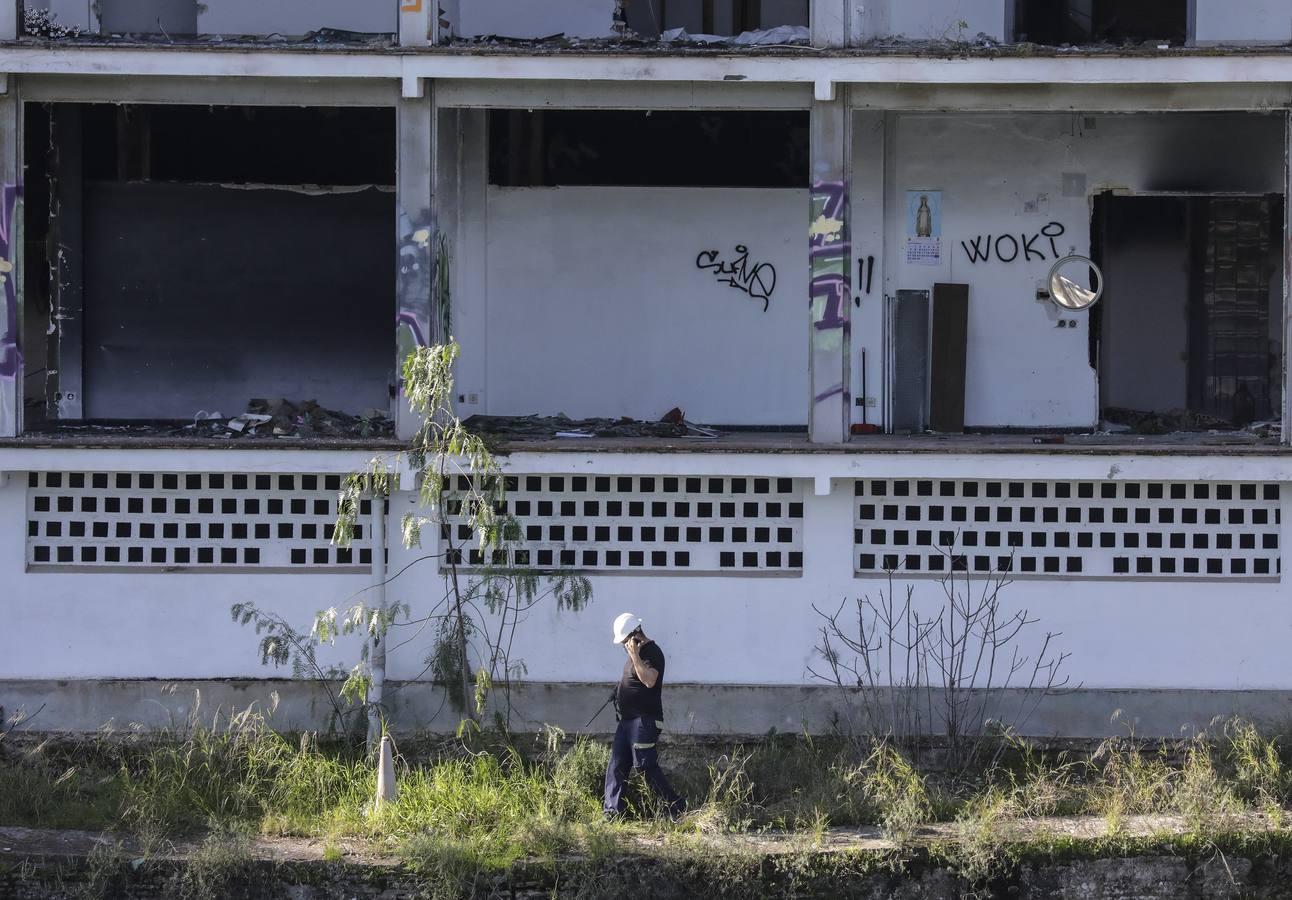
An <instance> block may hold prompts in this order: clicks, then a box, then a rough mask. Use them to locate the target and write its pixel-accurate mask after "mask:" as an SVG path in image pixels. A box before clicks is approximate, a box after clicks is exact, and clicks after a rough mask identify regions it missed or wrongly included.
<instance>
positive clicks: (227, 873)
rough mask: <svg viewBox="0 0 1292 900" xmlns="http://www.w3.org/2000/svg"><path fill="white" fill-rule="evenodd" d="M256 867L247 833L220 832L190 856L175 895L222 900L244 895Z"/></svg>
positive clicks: (183, 899)
mask: <svg viewBox="0 0 1292 900" xmlns="http://www.w3.org/2000/svg"><path fill="white" fill-rule="evenodd" d="M253 865H254V864H253V862H252V859H251V852H250V842H249V841H248V839H247V836H246V835H245V834H241V833H239V832H235V831H217V832H215V833H213V834H211V835H208V836H207V838H206V840H204V841H203V842H202V844H201V846H199V847H198V848H197V850H196V851H194V852H193V853H192V854H191V855H190V856H189V858H188V864H187V865H185V866H184V868H183V869H182V870H181V872H180V875H179V877H178V879H177V880H178V885H177V887H178V890H177V892H176V893H177V894H178V896H179V897H180V900H221V898H224V897H233V896H237V895H239V894H244V893H245V885H246V884H247V883H249V882H250V881H251V876H252V868H253ZM240 888H241V889H240Z"/></svg>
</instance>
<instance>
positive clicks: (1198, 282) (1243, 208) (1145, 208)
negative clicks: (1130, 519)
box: [1092, 194, 1283, 433]
mask: <svg viewBox="0 0 1292 900" xmlns="http://www.w3.org/2000/svg"><path fill="white" fill-rule="evenodd" d="M1094 216H1095V217H1094V223H1095V225H1094V227H1095V240H1094V244H1095V247H1096V248H1097V254H1098V256H1099V257H1100V260H1101V263H1102V266H1103V269H1104V274H1105V276H1106V278H1107V282H1106V283H1107V286H1108V287H1107V292H1106V294H1105V296H1104V299H1103V300H1101V301H1100V303H1099V305H1098V306H1097V307H1095V309H1096V310H1097V311H1098V327H1097V328H1096V329H1093V330H1092V340H1095V341H1096V345H1095V349H1096V352H1097V355H1098V359H1099V368H1100V389H1101V395H1102V396H1101V403H1102V406H1103V416H1104V418H1105V419H1107V420H1109V421H1111V422H1113V423H1116V424H1119V425H1123V426H1128V427H1130V428H1132V429H1133V430H1135V431H1139V432H1144V433H1161V432H1169V431H1189V430H1208V429H1212V428H1226V427H1233V428H1244V427H1246V426H1249V425H1251V424H1253V423H1256V422H1262V421H1270V420H1277V419H1278V418H1279V416H1280V408H1281V393H1280V391H1281V374H1280V373H1281V368H1282V350H1283V348H1282V334H1281V327H1280V323H1281V321H1282V315H1281V309H1282V297H1283V278H1282V270H1283V265H1282V256H1281V246H1282V234H1283V228H1282V221H1283V199H1282V198H1281V197H1277V196H1147V197H1127V196H1114V195H1111V194H1104V195H1100V196H1098V197H1097V198H1096V200H1095V210H1094Z"/></svg>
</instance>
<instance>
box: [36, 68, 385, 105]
mask: <svg viewBox="0 0 1292 900" xmlns="http://www.w3.org/2000/svg"><path fill="white" fill-rule="evenodd" d="M22 93H23V99H24V100H28V101H32V102H37V103H187V104H197V105H203V106H205V105H207V104H227V105H230V106H394V105H395V103H396V101H398V99H399V85H398V84H397V83H395V82H394V81H391V80H377V79H356V78H333V79H319V78H312V79H295V78H293V79H287V78H265V77H256V78H227V77H223V76H221V77H214V76H197V77H194V76H177V75H176V76H141V75H108V76H95V75H25V76H23V77H22Z"/></svg>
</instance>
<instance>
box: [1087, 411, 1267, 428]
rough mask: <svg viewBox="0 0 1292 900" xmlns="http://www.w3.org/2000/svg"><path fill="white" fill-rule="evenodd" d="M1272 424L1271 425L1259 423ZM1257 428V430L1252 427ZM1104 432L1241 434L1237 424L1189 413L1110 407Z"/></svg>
mask: <svg viewBox="0 0 1292 900" xmlns="http://www.w3.org/2000/svg"><path fill="white" fill-rule="evenodd" d="M1259 424H1265V425H1267V424H1269V423H1259ZM1252 427H1255V426H1252ZM1100 430H1101V431H1106V432H1113V433H1123V434H1124V433H1127V432H1129V433H1132V434H1173V433H1175V432H1181V431H1238V430H1240V429H1239V427H1238V426H1237V425H1235V424H1234V423H1232V422H1230V421H1228V420H1226V419H1222V418H1220V417H1218V416H1209V415H1207V414H1206V413H1200V412H1195V411H1193V410H1189V409H1172V410H1168V411H1166V412H1160V411H1152V410H1141V409H1123V408H1120V407H1116V406H1113V407H1109V408H1107V409H1105V410H1104V421H1103V422H1101V423H1100Z"/></svg>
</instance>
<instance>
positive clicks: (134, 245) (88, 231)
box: [25, 104, 396, 426]
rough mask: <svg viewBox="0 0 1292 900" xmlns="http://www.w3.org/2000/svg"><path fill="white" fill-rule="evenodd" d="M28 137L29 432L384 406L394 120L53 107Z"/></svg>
mask: <svg viewBox="0 0 1292 900" xmlns="http://www.w3.org/2000/svg"><path fill="white" fill-rule="evenodd" d="M26 126H27V131H26V144H25V146H26V154H25V155H26V159H25V164H26V166H27V184H28V193H27V197H28V202H27V204H26V207H25V216H26V218H25V225H26V234H27V236H28V244H27V248H28V269H27V273H28V274H27V277H26V279H25V282H26V297H27V323H26V326H27V327H26V336H27V341H28V352H27V353H26V354H25V355H26V359H27V362H26V366H27V371H26V379H25V380H26V384H27V394H26V400H27V419H26V421H27V424H28V426H32V425H36V426H38V425H39V423H40V421H41V420H42V419H43V420H44V421H45V422H46V423H47V424H48V423H56V422H60V421H67V420H93V421H119V420H128V421H136V422H137V421H152V422H173V421H183V422H188V423H192V422H193V419H194V416H195V415H197V414H198V413H200V412H203V411H205V413H206V414H208V415H210V414H213V413H222V414H223V417H224V418H228V417H232V416H236V415H238V414H239V413H242V412H244V411H245V410H246V409H247V406H248V403H249V401H251V400H252V399H266V400H269V401H271V405H272V401H274V400H276V399H278V398H283V399H286V400H288V401H292V402H294V403H298V404H299V403H301V402H302V401H310V400H313V401H317V403H318V404H319V405H320V406H321V407H323V408H325V409H330V410H337V411H341V412H345V413H349V414H360V413H363V412H366V411H368V410H370V409H373V408H377V409H383V410H384V409H387V408H388V407H389V404H390V399H389V397H390V384H391V381H392V379H393V367H394V358H393V351H392V349H391V348H392V345H391V331H392V328H391V323H392V321H393V317H394V303H395V300H394V297H395V283H394V282H395V274H396V272H395V265H394V263H393V262H392V258H393V252H392V248H393V246H394V241H395V234H394V232H395V202H394V190H393V183H394V167H395V163H394V157H395V152H394V147H395V123H394V114H393V111H391V110H388V109H294V108H292V109H286V108H284V109H279V108H254V109H249V108H233V107H187V106H128V105H106V104H100V105H88V104H54V105H49V106H44V107H40V106H29V107H28V109H27V115H26ZM37 240H38V241H39V244H38V245H37V244H36V243H35V241H37ZM33 347H34V348H36V349H35V350H33V349H32V348H33ZM42 370H43V371H42ZM37 386H39V390H38V388H37Z"/></svg>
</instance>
